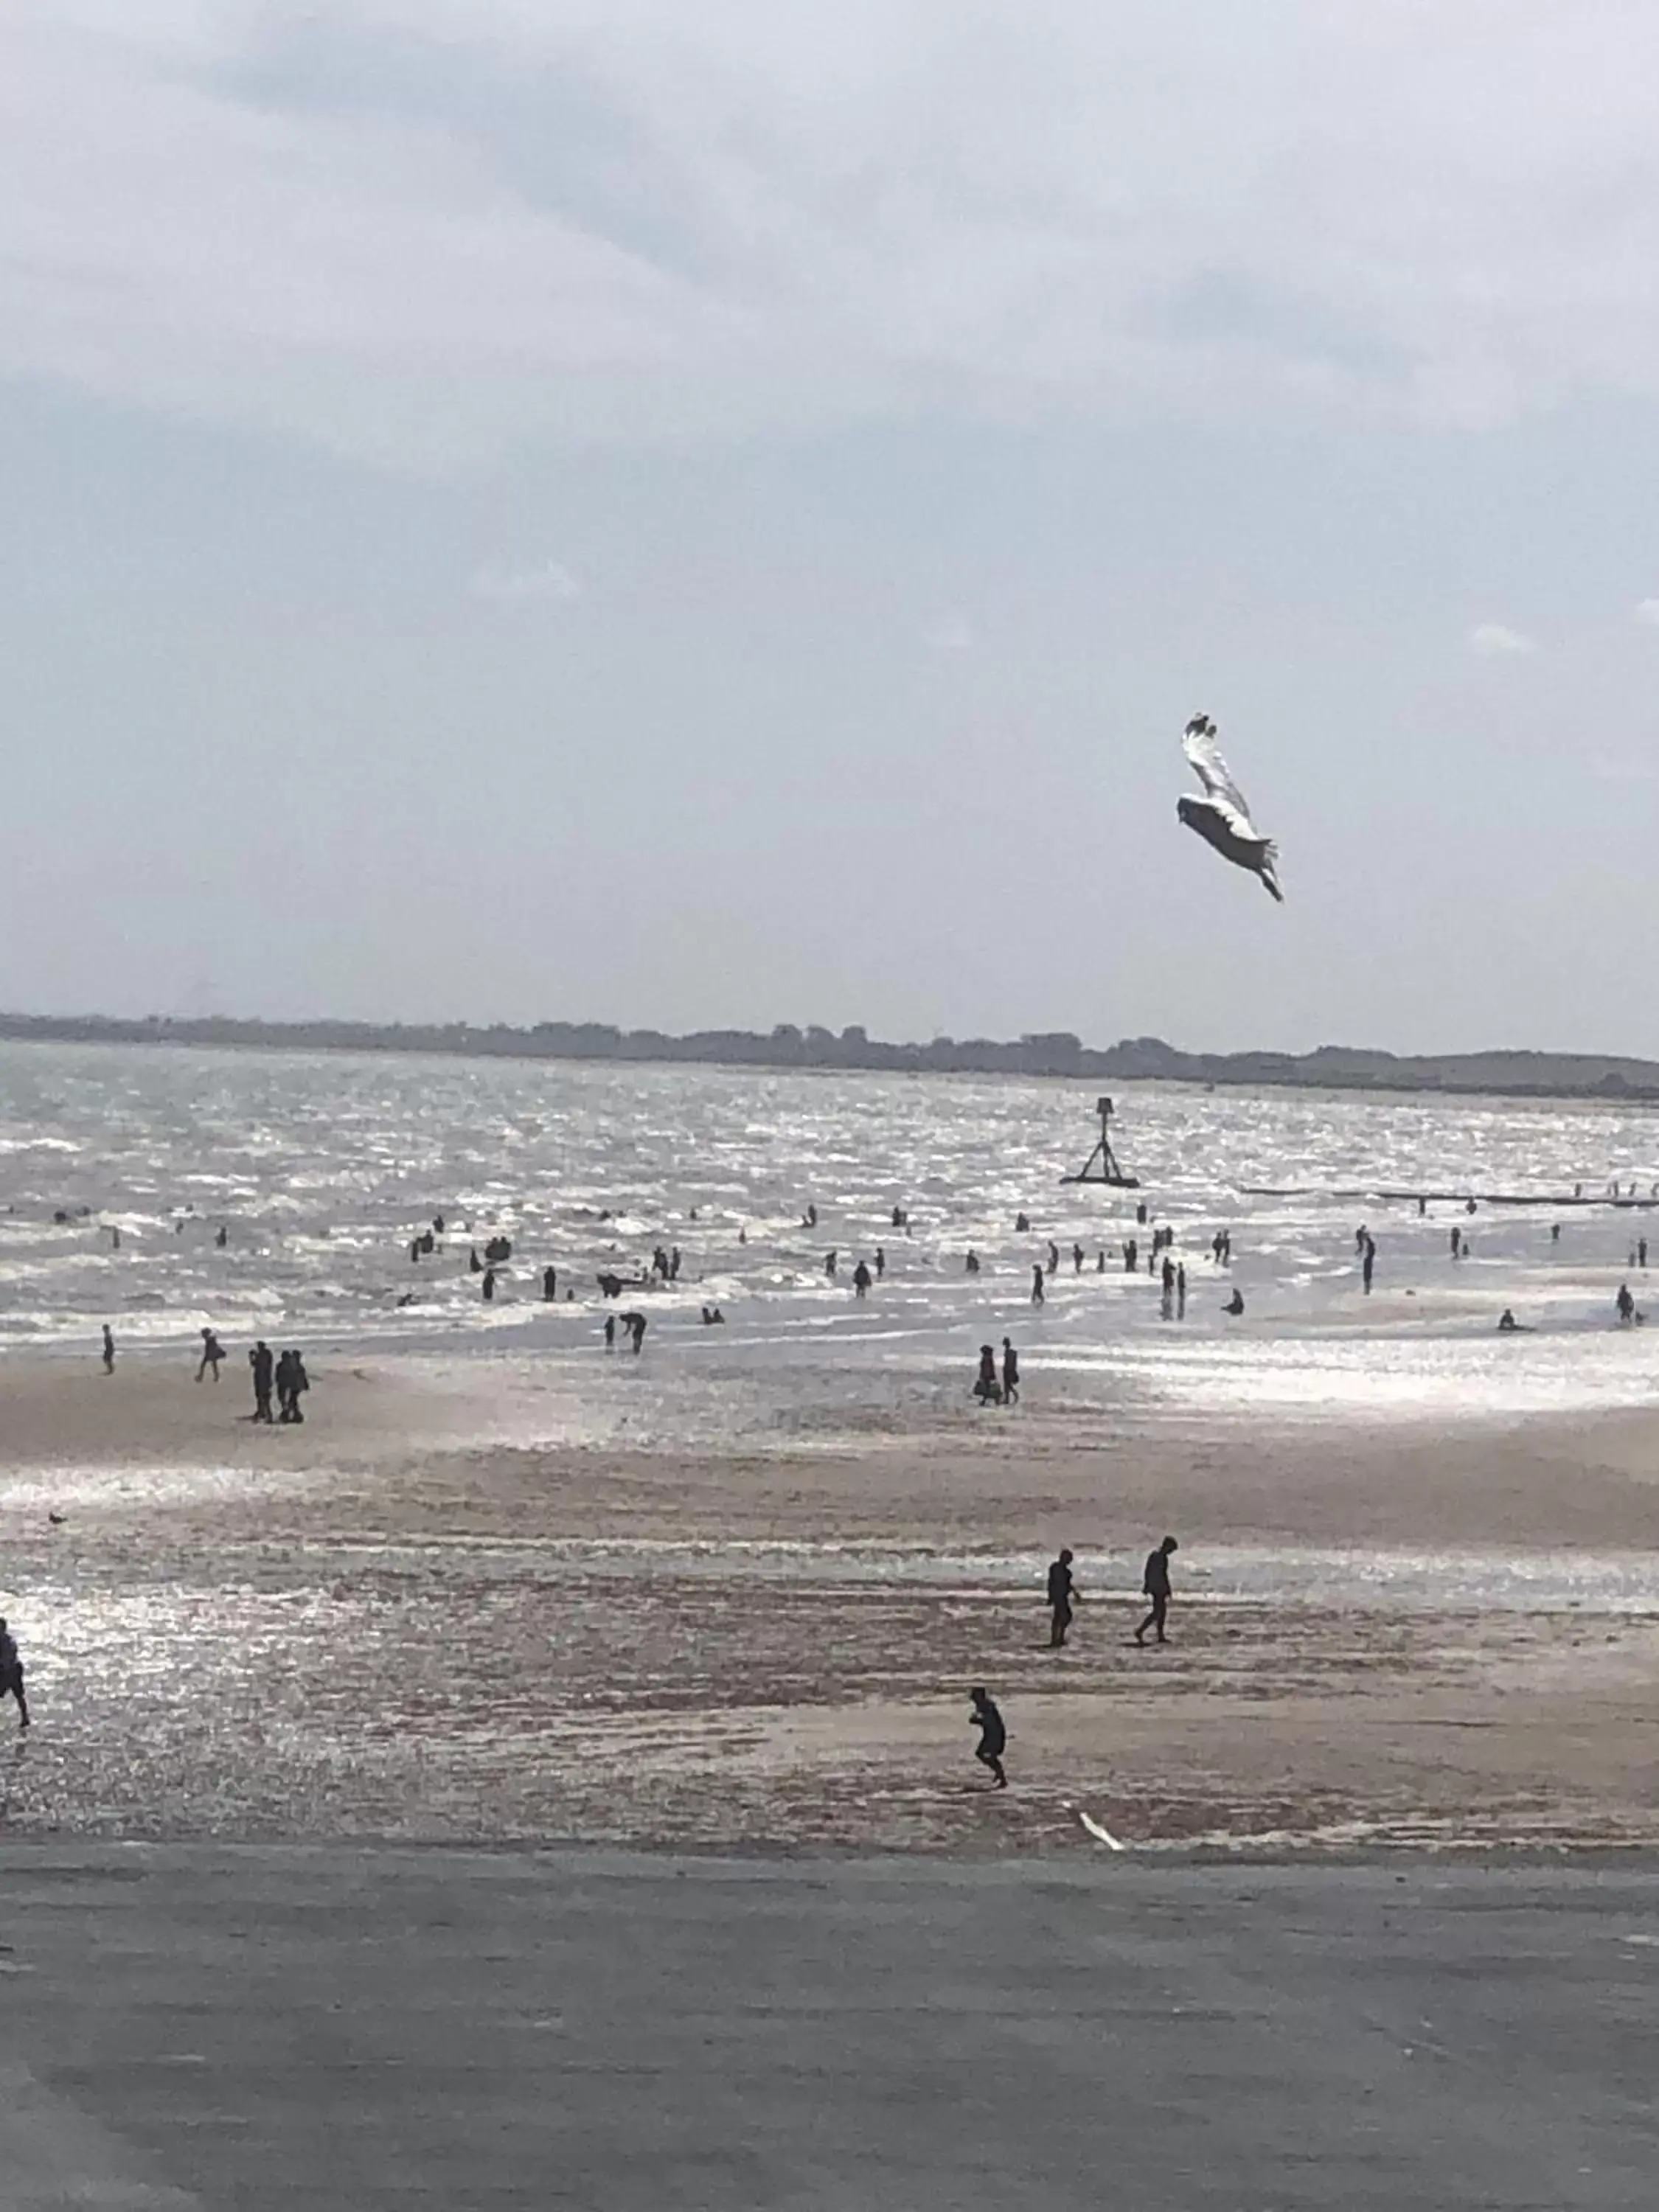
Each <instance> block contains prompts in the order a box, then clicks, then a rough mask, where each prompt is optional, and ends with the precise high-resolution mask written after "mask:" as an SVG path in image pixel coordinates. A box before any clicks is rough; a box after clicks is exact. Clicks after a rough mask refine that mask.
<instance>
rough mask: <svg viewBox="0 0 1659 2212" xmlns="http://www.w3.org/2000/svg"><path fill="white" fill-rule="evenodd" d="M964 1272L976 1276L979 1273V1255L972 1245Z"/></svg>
mask: <svg viewBox="0 0 1659 2212" xmlns="http://www.w3.org/2000/svg"><path fill="white" fill-rule="evenodd" d="M963 1272H964V1273H967V1274H969V1275H976V1274H978V1273H979V1254H978V1253H977V1252H975V1250H974V1249H973V1247H972V1246H971V1245H969V1248H968V1258H967V1261H966V1264H965V1267H964V1270H963Z"/></svg>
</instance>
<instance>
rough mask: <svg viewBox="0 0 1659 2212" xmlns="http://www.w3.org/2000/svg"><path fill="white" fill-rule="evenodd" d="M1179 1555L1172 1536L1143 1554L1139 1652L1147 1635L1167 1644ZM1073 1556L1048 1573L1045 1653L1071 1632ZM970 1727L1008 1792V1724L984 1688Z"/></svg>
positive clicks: (1064, 1553)
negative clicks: (1173, 1573) (1173, 1570)
mask: <svg viewBox="0 0 1659 2212" xmlns="http://www.w3.org/2000/svg"><path fill="white" fill-rule="evenodd" d="M1180 1549H1181V1547H1180V1545H1179V1544H1178V1543H1177V1542H1176V1539H1175V1538H1174V1537H1173V1536H1166V1537H1164V1540H1163V1541H1162V1542H1161V1543H1160V1544H1159V1545H1158V1547H1156V1549H1154V1550H1152V1551H1151V1552H1149V1553H1147V1554H1146V1566H1145V1567H1144V1568H1143V1569H1142V1571H1141V1577H1140V1591H1141V1595H1142V1596H1143V1597H1144V1598H1146V1601H1147V1604H1148V1608H1149V1609H1148V1611H1147V1613H1146V1618H1145V1619H1144V1620H1142V1621H1141V1622H1140V1624H1139V1626H1138V1627H1137V1628H1136V1630H1135V1632H1134V1642H1135V1643H1136V1644H1137V1645H1139V1647H1140V1648H1141V1649H1142V1650H1145V1648H1146V1632H1147V1630H1148V1629H1152V1630H1153V1631H1154V1632H1156V1635H1157V1638H1158V1642H1159V1643H1160V1644H1167V1643H1168V1642H1169V1640H1170V1639H1169V1635H1168V1622H1169V1618H1170V1596H1171V1594H1172V1593H1171V1590H1170V1560H1171V1559H1173V1558H1174V1557H1175V1555H1176V1553H1177V1552H1178V1551H1179V1550H1180ZM1072 1563H1073V1553H1072V1551H1071V1549H1070V1547H1065V1548H1063V1549H1062V1550H1061V1552H1060V1556H1059V1558H1058V1559H1055V1560H1054V1564H1053V1565H1052V1566H1050V1568H1049V1570H1048V1614H1049V1628H1048V1649H1049V1650H1051V1651H1062V1650H1065V1648H1066V1634H1067V1632H1068V1631H1069V1630H1070V1628H1071V1626H1072V1618H1073V1605H1074V1601H1075V1600H1076V1597H1077V1594H1078V1592H1077V1578H1076V1577H1075V1576H1074V1575H1073V1571H1072ZM968 1696H969V1716H968V1717H969V1725H970V1726H971V1727H974V1728H976V1729H978V1730H979V1732H980V1735H979V1742H978V1744H977V1745H976V1746H975V1750H974V1756H975V1759H978V1761H979V1763H980V1765H981V1766H983V1767H986V1768H987V1769H988V1770H989V1771H990V1775H991V1778H992V1781H993V1782H994V1784H995V1785H996V1787H997V1788H998V1789H999V1790H1006V1788H1007V1787H1008V1775H1007V1770H1006V1767H1005V1766H1004V1765H1003V1756H1004V1754H1005V1753H1006V1751H1007V1748H1008V1724H1007V1723H1006V1721H1005V1720H1004V1719H1003V1717H1002V1712H1001V1709H1000V1707H999V1705H998V1704H997V1701H996V1699H994V1697H993V1696H992V1695H991V1693H990V1692H989V1691H988V1690H987V1689H986V1688H985V1687H984V1686H982V1685H978V1686H975V1688H973V1689H972V1690H970V1691H969V1693H968Z"/></svg>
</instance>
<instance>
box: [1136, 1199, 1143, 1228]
mask: <svg viewBox="0 0 1659 2212" xmlns="http://www.w3.org/2000/svg"><path fill="white" fill-rule="evenodd" d="M1135 1219H1136V1220H1137V1221H1138V1222H1139V1224H1140V1225H1141V1227H1142V1228H1143V1229H1144V1228H1145V1227H1146V1200H1145V1199H1144V1198H1143V1199H1142V1200H1141V1201H1140V1203H1139V1206H1136V1208H1135Z"/></svg>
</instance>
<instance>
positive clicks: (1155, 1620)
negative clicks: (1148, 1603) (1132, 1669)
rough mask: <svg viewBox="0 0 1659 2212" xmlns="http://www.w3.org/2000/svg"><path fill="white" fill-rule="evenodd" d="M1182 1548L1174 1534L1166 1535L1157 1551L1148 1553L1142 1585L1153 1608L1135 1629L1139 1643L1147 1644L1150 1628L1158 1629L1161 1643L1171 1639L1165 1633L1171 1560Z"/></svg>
mask: <svg viewBox="0 0 1659 2212" xmlns="http://www.w3.org/2000/svg"><path fill="white" fill-rule="evenodd" d="M1180 1549H1181V1547H1180V1545H1179V1544H1177V1543H1176V1540H1175V1538H1174V1537H1173V1536H1166V1537H1165V1538H1164V1541H1163V1542H1162V1543H1161V1544H1160V1545H1159V1546H1158V1549H1157V1551H1155V1552H1149V1553H1147V1554H1146V1573H1145V1574H1143V1575H1142V1577H1140V1587H1141V1590H1142V1592H1143V1594H1144V1595H1146V1596H1147V1597H1148V1598H1150V1599H1151V1600H1152V1611H1151V1612H1150V1613H1148V1614H1147V1616H1146V1620H1143V1621H1142V1622H1141V1624H1140V1626H1139V1628H1137V1629H1136V1631H1135V1642H1136V1643H1137V1644H1145V1642H1146V1631H1147V1630H1148V1629H1149V1628H1155V1629H1157V1631H1158V1642H1159V1643H1160V1644H1167V1643H1168V1641H1169V1638H1167V1637H1166V1636H1165V1635H1164V1622H1165V1620H1167V1619H1168V1617H1169V1612H1170V1558H1171V1556H1172V1554H1174V1553H1176V1552H1178V1551H1179V1550H1180Z"/></svg>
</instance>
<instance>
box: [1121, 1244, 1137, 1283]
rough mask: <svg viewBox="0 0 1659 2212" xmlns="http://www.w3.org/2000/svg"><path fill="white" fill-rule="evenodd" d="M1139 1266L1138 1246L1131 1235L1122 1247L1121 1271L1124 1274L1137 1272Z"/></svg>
mask: <svg viewBox="0 0 1659 2212" xmlns="http://www.w3.org/2000/svg"><path fill="white" fill-rule="evenodd" d="M1139 1267H1140V1246H1139V1243H1137V1241H1136V1240H1135V1238H1134V1237H1130V1239H1129V1241H1128V1243H1127V1244H1125V1246H1124V1248H1123V1272H1124V1273H1125V1274H1126V1275H1133V1274H1136V1273H1139Z"/></svg>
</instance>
